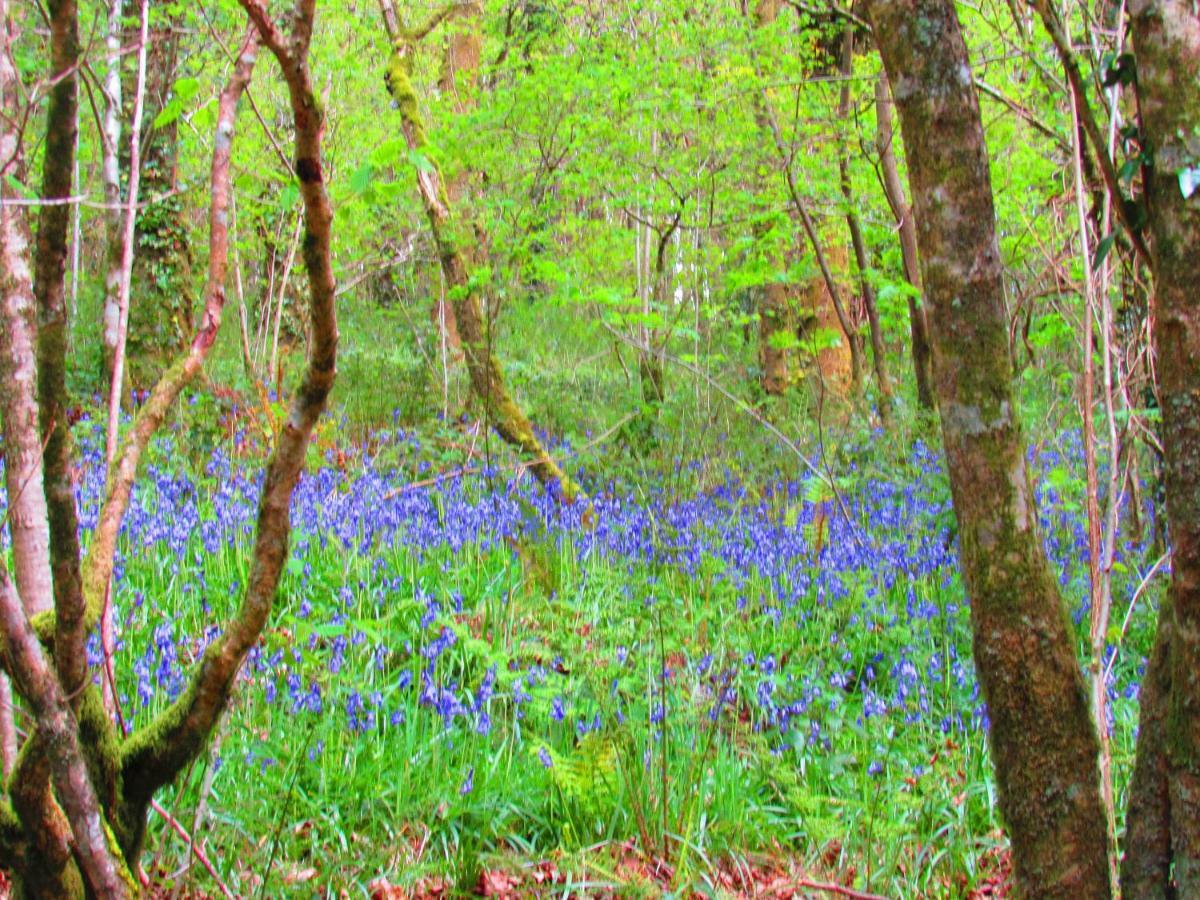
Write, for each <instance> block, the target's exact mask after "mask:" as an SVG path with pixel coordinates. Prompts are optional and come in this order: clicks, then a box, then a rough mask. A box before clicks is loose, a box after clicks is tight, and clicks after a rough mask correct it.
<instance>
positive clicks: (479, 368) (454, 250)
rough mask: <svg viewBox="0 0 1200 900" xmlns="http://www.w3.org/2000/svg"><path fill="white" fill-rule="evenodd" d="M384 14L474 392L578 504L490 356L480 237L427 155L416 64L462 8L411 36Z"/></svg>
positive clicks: (395, 85)
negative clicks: (478, 258)
mask: <svg viewBox="0 0 1200 900" xmlns="http://www.w3.org/2000/svg"><path fill="white" fill-rule="evenodd" d="M380 9H381V12H382V16H383V20H384V24H385V25H386V26H387V28H388V32H389V37H390V38H391V40H392V56H391V59H390V61H389V65H388V68H387V75H386V80H387V87H388V91H389V92H390V93H391V95H392V98H393V99H394V100H395V101H396V105H397V107H398V108H399V111H400V121H401V130H402V131H403V133H404V137H405V140H406V141H407V143H408V146H409V149H410V151H412V152H413V153H414V154H418V155H420V156H421V157H422V165H421V166H419V167H418V168H417V188H418V191H419V192H420V195H421V202H422V204H423V205H424V207H425V213H426V215H427V216H428V218H429V226H430V230H431V231H432V232H433V239H434V244H435V245H436V246H437V250H438V257H439V259H440V261H441V266H442V273H443V275H444V277H445V279H446V291H447V294H448V295H449V297H450V301H451V304H452V306H453V308H454V316H455V319H456V320H457V322H458V330H459V334H460V335H461V337H462V341H463V350H464V355H465V356H466V363H467V374H468V376H469V377H470V381H471V389H472V391H473V392H474V393H475V396H476V397H477V398H478V400H479V402H480V403H481V404H482V405H483V409H484V416H485V419H486V421H487V423H488V425H490V426H491V427H493V428H495V429H496V432H497V433H498V434H499V435H500V436H501V437H502V438H503V439H504V440H505V441H506V442H507V443H509V444H510V445H512V446H513V447H514V448H516V449H517V450H518V451H519V452H521V453H523V454H525V455H526V456H528V457H529V459H530V463H529V467H530V469H531V470H532V472H533V474H534V476H535V477H536V478H537V479H538V480H539V481H540V482H542V484H544V485H546V486H547V487H551V486H553V487H554V489H556V490H558V491H559V494H560V496H561V497H562V499H563V500H564V501H566V502H568V503H570V502H573V501H574V500H575V499H576V498H577V497H579V496H581V492H580V489H579V487H578V486H577V485H576V484H575V482H574V481H572V480H571V478H570V477H569V476H568V475H567V474H566V473H565V472H564V471H563V470H562V469H561V468H560V467H559V465H558V463H557V462H555V460H554V458H553V457H552V456H550V454H549V453H547V452H546V449H545V447H543V446H542V442H541V441H540V440H539V439H538V437H537V435H536V434H535V433H534V430H533V424H532V423H531V422H530V421H529V418H528V417H527V416H526V415H525V413H524V411H523V410H522V409H521V408H520V406H518V405H517V402H516V400H515V399H514V398H513V396H512V393H511V392H510V391H509V389H508V385H507V383H506V382H505V379H504V374H503V372H502V370H501V368H500V363H499V361H498V360H497V359H496V355H495V353H494V352H493V350H492V334H491V323H490V322H489V321H488V320H487V317H486V315H485V314H484V310H483V306H482V303H481V293H482V291H481V288H480V286H479V285H477V284H476V283H475V282H474V281H473V280H472V277H471V275H472V271H473V269H474V268H475V262H474V260H473V259H472V250H471V248H472V247H475V248H477V247H479V245H480V243H481V238H480V235H479V234H478V233H477V231H476V228H475V227H474V226H473V225H471V224H470V223H466V222H462V221H459V220H456V219H455V218H454V215H453V208H452V206H451V204H450V200H449V197H448V195H447V193H446V186H445V181H444V179H443V178H442V173H441V169H440V168H438V166H437V164H436V163H435V162H434V161H433V160H431V159H429V158H428V157H426V156H425V155H424V153H425V150H426V149H427V143H428V142H427V138H426V134H425V122H424V119H423V117H422V115H421V107H420V102H419V100H418V98H417V93H416V90H415V88H414V87H413V84H412V61H413V59H412V58H413V55H414V53H415V51H416V48H417V45H418V44H419V43H420V41H421V40H422V39H423V38H425V37H426V36H428V35H429V33H430V32H432V31H433V30H434V29H435V28H436V27H437V26H438V25H439V24H440V23H441V22H443V21H444V20H445V19H446V18H447V17H448V16H450V15H452V14H454V13H455V12H460V11H464V9H463V7H456V6H447V7H445V8H443V9H442V10H441V11H440V12H438V13H435V14H434V15H433V16H432V17H431V18H430V19H429V20H428V21H427V22H425V23H424V24H423V25H421V26H418V27H417V28H414V29H405V28H404V27H403V26H402V25H400V24H399V20H398V18H397V17H396V14H395V9H394V7H393V6H392V4H391V2H390V0H381V2H380Z"/></svg>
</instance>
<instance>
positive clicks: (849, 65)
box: [838, 24, 892, 425]
mask: <svg viewBox="0 0 1200 900" xmlns="http://www.w3.org/2000/svg"><path fill="white" fill-rule="evenodd" d="M840 71H841V75H842V87H841V91H840V95H839V97H838V118H839V119H840V120H841V121H842V123H843V124H845V123H846V121H847V119H848V118H849V116H850V79H851V78H852V77H853V75H854V26H853V25H852V24H850V25H847V26H846V27H845V29H844V31H843V33H842V56H841V66H840ZM838 175H839V180H840V181H841V184H842V197H844V198H845V200H846V227H847V228H848V229H849V231H850V245H851V246H852V247H853V248H854V261H855V263H856V264H857V266H858V277H859V285H860V286H861V288H862V298H863V306H864V307H866V310H867V326H868V328H869V330H870V334H871V359H872V362H873V363H874V366H875V381H876V382H877V383H878V385H879V417H880V418H881V419H882V420H883V423H884V424H885V425H886V424H888V422H890V421H891V415H892V380H891V378H890V377H889V376H888V371H887V352H886V350H885V349H884V345H883V328H882V327H881V326H880V324H879V306H878V304H877V303H876V302H875V288H874V287H873V286H872V285H871V281H870V278H869V277H868V273H869V272H870V270H871V261H870V259H869V257H868V255H867V243H866V241H865V240H864V239H863V233H862V227H861V226H860V225H859V222H858V213H856V212H855V211H854V191H853V189H852V187H851V184H850V154H849V150H848V148H847V146H846V141H845V139H843V140H842V141H841V144H840V147H839V153H838Z"/></svg>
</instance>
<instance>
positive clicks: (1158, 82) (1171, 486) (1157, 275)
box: [1118, 0, 1200, 897]
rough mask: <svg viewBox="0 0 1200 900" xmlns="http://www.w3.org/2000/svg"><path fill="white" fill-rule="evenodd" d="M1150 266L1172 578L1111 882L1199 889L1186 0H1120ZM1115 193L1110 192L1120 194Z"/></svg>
mask: <svg viewBox="0 0 1200 900" xmlns="http://www.w3.org/2000/svg"><path fill="white" fill-rule="evenodd" d="M1129 12H1130V17H1131V23H1132V35H1133V46H1134V51H1135V54H1136V65H1137V100H1138V112H1139V115H1140V120H1141V121H1140V124H1141V130H1142V134H1143V139H1144V140H1145V142H1146V143H1147V144H1148V145H1149V146H1150V147H1152V148H1153V149H1154V157H1153V161H1152V162H1151V164H1150V165H1149V166H1148V168H1147V170H1146V172H1145V173H1144V176H1143V177H1144V189H1145V203H1146V209H1147V212H1148V218H1149V224H1150V229H1149V230H1150V237H1151V243H1150V256H1151V263H1152V266H1151V267H1152V270H1153V273H1154V303H1155V310H1154V313H1155V315H1154V332H1153V338H1154V349H1155V351H1156V353H1157V355H1158V391H1159V398H1160V403H1161V409H1162V428H1163V450H1164V454H1165V457H1166V473H1165V482H1166V484H1165V486H1166V496H1167V518H1168V523H1169V528H1170V539H1171V587H1170V595H1169V599H1168V601H1167V603H1165V604H1164V605H1163V607H1162V609H1161V610H1160V611H1159V622H1158V633H1157V636H1156V639H1155V647H1154V653H1153V656H1152V658H1151V660H1150V665H1149V667H1148V669H1147V672H1146V684H1145V687H1144V688H1143V690H1142V694H1141V703H1142V712H1141V725H1140V731H1139V736H1138V749H1137V762H1136V764H1135V768H1134V775H1133V782H1132V784H1131V786H1130V799H1129V812H1128V825H1127V840H1126V853H1125V860H1124V864H1123V866H1122V870H1121V885H1122V888H1123V890H1124V893H1125V896H1127V897H1167V896H1171V880H1170V879H1171V875H1172V873H1174V878H1175V883H1176V887H1177V891H1178V894H1177V895H1178V896H1180V897H1192V896H1195V895H1196V894H1197V892H1198V891H1200V305H1198V304H1197V303H1196V293H1195V292H1196V284H1197V283H1198V281H1200V258H1198V256H1197V249H1198V248H1200V192H1197V191H1196V190H1195V189H1194V181H1195V180H1198V179H1196V178H1195V173H1197V172H1198V171H1200V90H1197V85H1198V84H1200V17H1197V15H1196V10H1195V6H1194V4H1191V3H1189V2H1186V0H1135V2H1133V3H1130V4H1129ZM1119 199H1120V198H1119V197H1118V200H1119Z"/></svg>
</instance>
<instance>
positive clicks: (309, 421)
mask: <svg viewBox="0 0 1200 900" xmlns="http://www.w3.org/2000/svg"><path fill="white" fill-rule="evenodd" d="M242 6H243V8H244V9H245V10H246V12H247V14H248V15H249V16H250V19H251V21H253V22H254V24H255V26H256V27H257V28H258V30H259V33H260V35H261V36H262V39H263V42H264V43H265V44H266V45H267V47H268V49H270V50H271V52H272V53H273V54H274V55H275V57H276V59H277V60H278V62H279V65H280V69H281V71H282V74H283V78H284V80H285V81H286V83H287V87H288V95H289V98H290V100H291V107H292V117H293V120H294V122H295V126H296V174H297V177H298V178H299V180H300V194H301V197H302V199H303V200H304V211H305V225H306V233H305V238H304V263H305V268H306V269H307V271H308V281H309V291H310V294H309V309H310V314H311V319H312V338H311V344H310V347H309V362H308V371H307V374H306V375H305V378H304V382H303V383H302V384H301V386H300V388H299V390H298V391H297V393H296V396H295V398H294V399H293V401H292V409H291V413H290V414H289V416H288V420H287V422H286V424H285V425H284V428H283V431H282V432H281V434H280V435H279V439H278V441H277V443H276V446H275V451H274V453H273V454H272V456H271V460H270V462H269V463H268V466H267V473H266V479H265V482H264V484H263V491H262V497H261V499H260V501H259V508H258V525H257V532H256V535H255V543H254V550H253V558H252V561H251V568H250V577H249V580H248V583H247V587H246V593H245V596H244V597H243V600H242V605H241V608H240V609H239V610H238V612H237V614H236V615H235V617H234V619H233V620H232V621H231V622H230V623H229V626H228V627H227V628H226V629H225V632H224V633H223V634H222V635H221V637H220V638H218V639H217V640H216V641H215V642H213V644H211V645H210V647H209V649H208V650H207V652H206V653H205V654H204V657H203V659H202V661H201V663H200V667H199V669H198V670H197V671H196V674H195V676H194V677H193V679H192V682H191V684H190V685H189V687H188V689H187V691H186V692H185V693H184V694H183V695H182V696H181V697H180V698H179V699H178V700H177V701H176V702H175V703H173V704H172V705H171V706H170V707H168V708H167V710H166V711H164V712H163V713H162V714H161V715H160V716H159V717H158V718H156V719H155V721H154V722H152V723H151V724H150V725H149V726H147V727H146V728H144V729H142V730H140V731H138V732H137V733H135V734H133V735H132V736H130V738H128V739H127V740H126V742H125V744H124V746H123V747H122V749H121V765H122V772H123V773H124V779H125V795H126V803H127V804H128V805H130V806H131V807H133V808H135V809H137V810H139V811H140V813H141V814H143V815H144V811H145V808H146V806H147V805H148V804H149V802H150V799H151V798H152V796H153V794H154V792H155V791H156V790H157V789H158V788H160V787H162V786H163V785H165V784H167V783H169V782H170V781H172V780H173V779H174V778H175V777H176V776H177V775H178V773H179V772H180V771H181V770H182V768H183V767H184V766H186V765H187V764H188V763H189V762H190V761H191V760H192V759H194V758H195V757H196V755H197V754H198V753H199V752H200V751H201V750H202V749H203V747H204V745H205V743H206V741H207V740H208V737H209V735H210V734H211V732H212V729H213V727H214V725H215V724H216V722H217V719H218V717H219V716H220V715H221V712H222V711H223V710H224V707H225V704H226V701H227V700H228V698H229V695H230V693H231V691H232V689H233V684H234V679H235V677H236V676H237V672H238V670H239V669H240V668H241V665H242V661H243V660H244V659H245V656H246V654H247V653H248V652H249V650H250V648H251V647H253V646H254V644H255V643H256V642H257V641H258V638H259V635H260V634H261V633H262V630H263V627H264V626H265V624H266V621H267V617H268V616H269V614H270V612H271V607H272V604H273V602H274V598H275V592H276V588H277V586H278V584H279V575H280V572H281V571H282V569H283V563H284V559H285V557H286V555H287V545H288V537H289V534H290V531H291V522H290V518H289V506H290V503H291V497H292V492H293V490H294V489H295V486H296V482H297V480H298V479H299V477H300V472H301V470H302V469H303V466H304V457H305V452H306V450H307V447H308V441H309V438H310V436H311V435H312V431H313V428H314V427H315V426H316V422H317V419H318V417H319V416H320V414H321V412H322V410H323V409H324V408H325V402H326V399H327V398H328V395H329V391H330V389H331V388H332V386H333V380H334V375H335V363H336V358H337V319H336V311H335V306H334V296H335V293H336V285H335V282H334V276H333V268H332V257H331V250H330V227H331V224H332V221H333V211H332V209H331V208H330V205H329V198H328V195H327V193H326V189H325V180H324V174H323V171H322V165H321V137H322V134H323V131H324V117H323V114H322V112H321V105H320V103H318V101H317V98H316V96H315V93H314V90H313V84H312V76H311V73H310V70H309V66H308V57H307V46H308V45H307V40H308V38H307V35H309V34H311V29H312V16H313V12H314V10H313V4H312V3H311V2H301V3H300V4H299V5H298V6H297V10H296V14H295V22H294V25H293V33H294V39H293V40H292V42H291V50H289V49H287V48H285V46H284V44H283V41H282V37H281V35H280V34H279V32H278V31H277V30H276V29H275V26H274V24H273V23H271V22H270V19H269V18H268V16H267V14H266V10H265V8H264V7H263V6H262V5H261V4H260V3H259V2H258V0H242Z"/></svg>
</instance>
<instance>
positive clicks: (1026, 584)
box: [869, 0, 1110, 898]
mask: <svg viewBox="0 0 1200 900" xmlns="http://www.w3.org/2000/svg"><path fill="white" fill-rule="evenodd" d="M869 11H870V17H871V19H872V22H873V25H874V29H875V34H876V37H877V40H878V41H879V47H880V52H881V54H882V56H883V61H884V65H885V67H886V68H887V70H888V74H889V76H890V77H891V79H892V83H893V84H894V85H895V88H896V94H895V96H896V105H897V107H898V108H899V111H900V124H901V129H902V132H903V136H904V143H905V148H906V149H907V157H908V163H909V180H910V182H911V187H912V196H913V198H914V200H915V203H916V222H917V234H918V241H919V246H920V252H921V266H922V274H923V276H924V284H925V290H926V295H927V297H928V301H929V306H930V311H931V316H930V324H931V329H930V331H931V337H932V343H933V350H934V375H935V383H936V389H937V394H938V400H939V405H940V408H941V421H942V436H943V441H944V443H945V449H946V457H947V464H948V468H949V472H950V484H951V490H952V493H953V498H954V509H955V513H956V515H957V517H958V525H959V541H960V547H961V550H960V552H961V564H962V569H963V575H964V582H965V584H966V588H967V592H968V594H969V596H970V600H971V621H972V627H973V631H974V654H975V663H976V666H977V668H978V671H979V678H980V682H981V684H982V687H983V692H984V696H985V698H986V699H987V703H988V713H989V717H990V729H989V738H990V742H991V748H992V756H993V759H994V761H995V766H996V775H997V784H998V788H999V801H1000V810H1001V813H1002V815H1003V817H1004V820H1005V824H1006V825H1007V827H1008V832H1009V836H1010V839H1011V842H1012V848H1013V861H1014V868H1015V874H1016V879H1017V883H1018V888H1019V889H1020V890H1021V891H1022V892H1023V893H1024V894H1026V895H1027V896H1031V897H1070V898H1092V897H1108V896H1109V894H1110V886H1109V867H1108V862H1107V850H1108V848H1107V840H1106V836H1105V827H1104V822H1105V817H1104V808H1103V805H1102V803H1101V799H1100V779H1099V770H1098V767H1097V753H1098V743H1097V738H1096V731H1095V726H1094V724H1093V722H1092V716H1091V711H1090V709H1089V706H1088V699H1087V691H1086V686H1085V684H1084V680H1083V675H1082V672H1081V671H1080V668H1079V662H1078V660H1077V659H1076V656H1075V650H1074V640H1073V638H1072V636H1071V632H1070V627H1069V622H1068V620H1067V616H1066V612H1065V610H1064V607H1063V604H1062V599H1061V597H1060V596H1059V593H1058V588H1057V585H1056V582H1055V579H1054V577H1053V576H1052V575H1051V573H1050V570H1049V566H1048V564H1047V561H1046V557H1045V553H1044V551H1043V549H1042V544H1041V538H1040V535H1039V534H1038V528H1037V510H1036V506H1035V498H1034V493H1033V490H1032V487H1031V483H1030V478H1029V473H1028V471H1027V469H1026V466H1025V442H1024V439H1023V437H1022V433H1021V426H1020V421H1019V419H1018V415H1017V409H1016V402H1015V399H1014V397H1013V392H1012V386H1011V379H1012V363H1011V360H1010V356H1009V352H1008V337H1007V335H1008V332H1007V317H1006V314H1005V307H1004V295H1003V284H1002V279H1001V276H1002V267H1001V261H1000V251H999V246H998V244H997V240H996V228H995V210H994V206H993V200H992V191H991V181H990V173H989V165H988V157H987V150H986V146H985V143H984V134H983V127H982V124H981V121H980V113H979V101H978V97H977V96H976V94H975V89H974V84H973V82H972V80H971V76H970V68H969V63H968V59H967V50H966V46H965V44H964V42H963V36H962V32H961V29H960V26H959V23H958V18H957V15H956V13H955V9H954V3H953V0H874V2H872V3H870V4H869Z"/></svg>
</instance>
